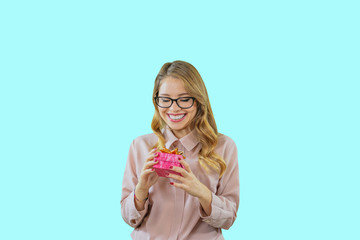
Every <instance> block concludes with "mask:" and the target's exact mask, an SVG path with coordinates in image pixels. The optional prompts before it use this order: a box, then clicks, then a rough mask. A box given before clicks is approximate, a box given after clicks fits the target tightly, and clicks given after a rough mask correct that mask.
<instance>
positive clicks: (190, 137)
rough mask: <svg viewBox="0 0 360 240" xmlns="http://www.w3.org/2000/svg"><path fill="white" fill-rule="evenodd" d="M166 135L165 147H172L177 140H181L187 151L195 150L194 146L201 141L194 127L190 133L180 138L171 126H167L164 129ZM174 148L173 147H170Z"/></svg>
mask: <svg viewBox="0 0 360 240" xmlns="http://www.w3.org/2000/svg"><path fill="white" fill-rule="evenodd" d="M164 136H165V140H166V143H165V147H166V148H167V149H169V148H170V146H171V145H172V144H173V143H174V142H175V141H177V140H179V141H180V142H181V144H182V145H183V146H184V147H185V148H186V150H187V151H191V150H193V148H194V147H195V146H196V145H197V144H198V143H199V142H200V141H199V139H198V138H197V136H196V131H195V129H193V130H192V131H191V132H190V133H188V134H187V135H186V136H184V137H182V138H180V139H178V138H177V137H176V136H175V135H174V133H173V132H172V131H171V129H170V128H169V126H166V127H165V129H164ZM170 150H172V149H170Z"/></svg>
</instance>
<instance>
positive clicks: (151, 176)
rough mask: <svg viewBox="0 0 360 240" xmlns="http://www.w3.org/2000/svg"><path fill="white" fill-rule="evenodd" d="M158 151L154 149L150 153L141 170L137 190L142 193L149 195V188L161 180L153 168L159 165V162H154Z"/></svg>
mask: <svg viewBox="0 0 360 240" xmlns="http://www.w3.org/2000/svg"><path fill="white" fill-rule="evenodd" d="M156 150H157V149H156V148H154V149H152V150H151V151H150V152H149V154H148V157H147V159H146V161H145V164H144V167H143V169H142V170H141V174H140V179H139V182H138V184H137V186H136V188H137V190H138V191H140V192H141V193H143V192H146V194H147V193H148V191H149V188H150V187H151V186H152V185H154V184H155V183H156V182H157V180H158V179H159V176H158V175H157V173H156V172H155V171H154V169H153V166H154V165H155V164H157V162H155V161H154V158H155V156H156ZM141 195H142V194H141Z"/></svg>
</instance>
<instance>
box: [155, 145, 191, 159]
mask: <svg viewBox="0 0 360 240" xmlns="http://www.w3.org/2000/svg"><path fill="white" fill-rule="evenodd" d="M159 151H160V152H162V153H169V154H176V155H181V156H183V158H184V159H185V156H184V152H182V151H178V149H177V148H175V149H174V150H169V149H167V148H165V147H163V148H160V149H159Z"/></svg>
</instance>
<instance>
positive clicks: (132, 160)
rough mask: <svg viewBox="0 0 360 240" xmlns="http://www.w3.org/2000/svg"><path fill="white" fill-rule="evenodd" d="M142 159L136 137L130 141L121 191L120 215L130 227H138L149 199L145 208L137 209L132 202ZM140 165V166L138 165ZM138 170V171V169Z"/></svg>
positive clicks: (146, 204) (147, 204) (146, 209)
mask: <svg viewBox="0 0 360 240" xmlns="http://www.w3.org/2000/svg"><path fill="white" fill-rule="evenodd" d="M141 163H142V161H141V159H139V154H138V152H137V148H136V139H135V140H134V141H133V142H132V143H131V146H130V150H129V154H128V159H127V162H126V167H125V173H124V178H123V182H122V192H121V201H120V203H121V215H122V217H123V219H124V221H125V222H126V223H127V224H129V225H130V226H131V227H133V228H136V227H138V226H139V225H140V224H141V223H142V221H143V219H144V217H145V216H146V214H147V212H148V210H149V200H146V202H145V209H144V210H142V211H138V210H137V209H136V207H135V202H134V190H135V187H136V184H137V183H138V175H137V173H140V171H141V168H142V164H141ZM139 165H140V166H139ZM139 170H140V171H139Z"/></svg>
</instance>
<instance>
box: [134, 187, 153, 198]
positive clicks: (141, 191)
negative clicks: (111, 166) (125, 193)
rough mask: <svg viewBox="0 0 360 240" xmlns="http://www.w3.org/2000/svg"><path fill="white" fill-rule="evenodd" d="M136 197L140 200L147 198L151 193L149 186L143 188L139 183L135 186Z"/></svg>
mask: <svg viewBox="0 0 360 240" xmlns="http://www.w3.org/2000/svg"><path fill="white" fill-rule="evenodd" d="M134 193H135V195H136V198H137V199H139V200H142V199H145V198H147V196H148V193H149V189H148V188H143V187H141V186H139V185H137V186H136V187H135V191H134Z"/></svg>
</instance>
